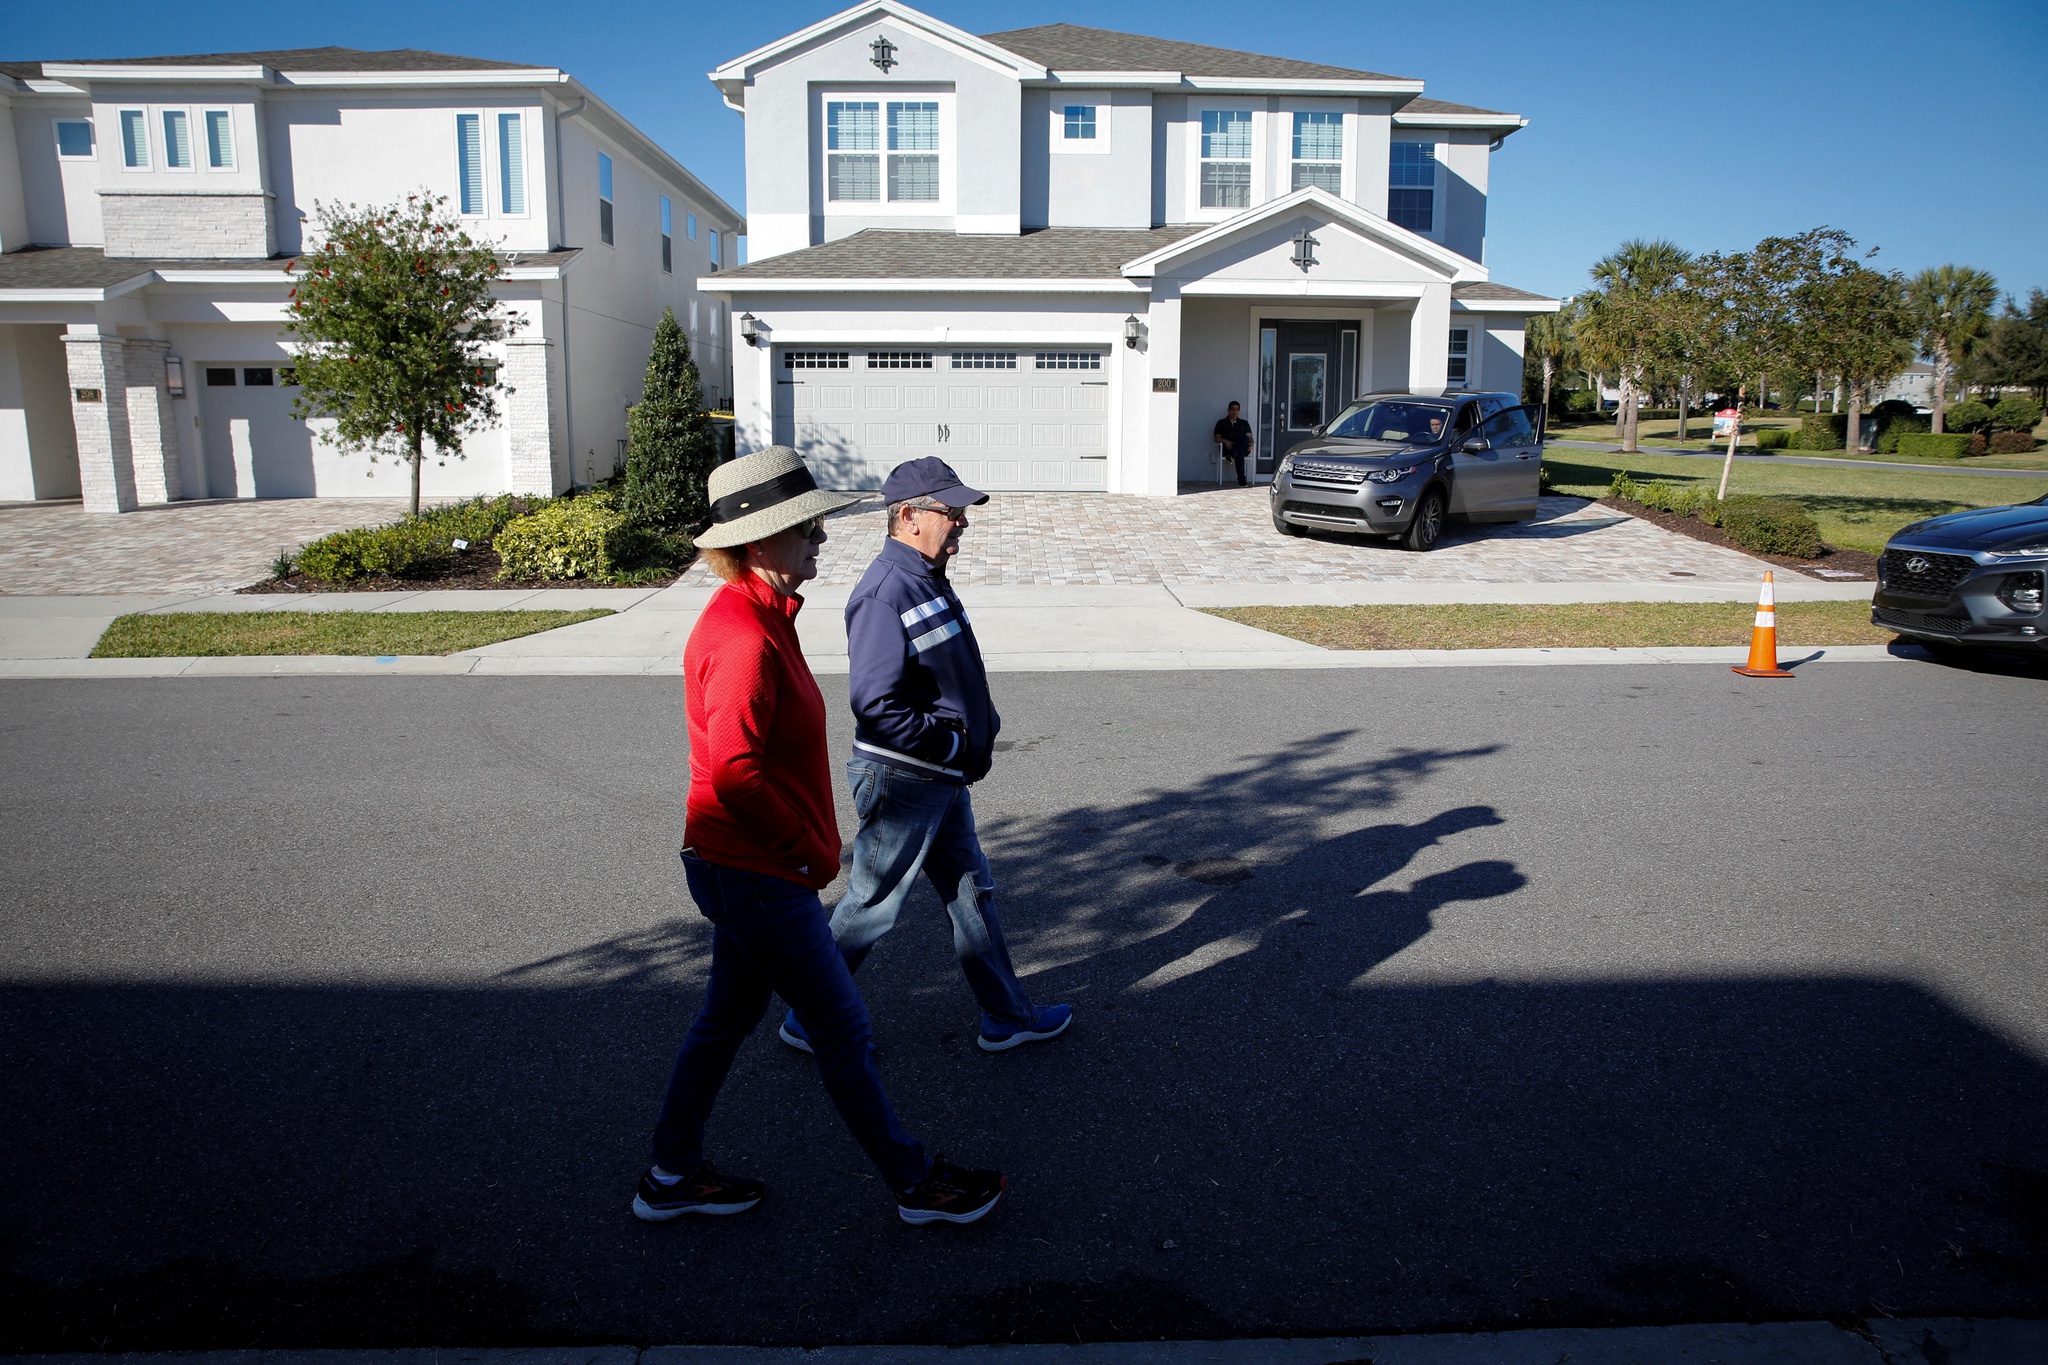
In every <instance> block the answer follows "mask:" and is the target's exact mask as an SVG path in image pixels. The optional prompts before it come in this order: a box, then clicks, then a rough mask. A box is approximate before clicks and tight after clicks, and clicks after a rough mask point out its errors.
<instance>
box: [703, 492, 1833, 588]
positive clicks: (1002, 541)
mask: <svg viewBox="0 0 2048 1365" xmlns="http://www.w3.org/2000/svg"><path fill="white" fill-rule="evenodd" d="M971 520H972V525H971V526H970V527H969V529H968V531H967V533H966V537H965V541H964V545H963V548H962V550H961V554H960V559H959V561H958V563H957V565H956V567H955V568H954V569H953V571H952V576H953V579H954V581H955V582H960V583H1168V584H1209V583H1584V582H1599V583H1644V582H1658V583H1670V582H1674V581H1678V580H1680V579H1684V578H1698V579H1702V580H1705V581H1709V582H1732V581H1749V580H1753V579H1755V578H1758V577H1759V576H1761V574H1762V572H1763V570H1764V569H1766V568H1769V567H1770V566H1769V565H1767V564H1764V563H1762V562H1760V561H1758V560H1755V559H1752V558H1750V557H1749V556H1748V555H1745V554H1739V553H1737V552H1736V551H1733V550H1724V549H1721V548H1719V547H1718V546H1714V545H1707V544H1704V543H1702V542H1700V541H1697V540H1690V539H1687V538H1686V537H1684V536H1678V535H1673V534H1672V533H1671V532H1669V531H1665V530H1661V529H1660V528H1658V527H1656V526H1653V525H1651V524H1650V523H1649V522H1646V521H1640V520H1638V519H1636V518H1634V517H1630V516H1626V515H1624V514H1622V513H1619V512H1615V511H1613V510H1611V509H1609V508H1605V507H1600V506H1598V505H1595V504H1591V503H1587V502H1584V501H1582V500H1580V499H1578V498H1544V499H1543V500H1542V504H1541V508H1540V510H1539V512H1538V514H1537V519H1536V520H1534V521H1528V522H1517V523H1512V524H1508V525H1494V526H1462V525H1458V526H1453V527H1451V528H1450V529H1449V531H1448V533H1447V534H1446V535H1445V537H1444V539H1443V541H1442V542H1440V543H1439V544H1438V546H1437V548H1436V549H1434V550H1432V551H1430V552H1429V553H1428V554H1411V553H1409V552H1408V551H1406V550H1403V549H1401V548H1400V547H1399V546H1396V545H1394V544H1393V543H1391V542H1389V541H1385V540H1379V539H1369V538H1367V537H1363V536H1333V535H1317V536H1314V537H1303V538H1296V537H1283V536H1281V535H1280V534H1279V533H1278V532H1277V531H1275V530H1274V529H1273V522H1272V517H1271V514H1270V513H1269V512H1268V511H1267V501H1266V490H1265V489H1263V488H1243V489H1239V488H1230V489H1224V490H1221V491H1208V490H1205V491H1203V492H1200V493H1192V494H1187V495H1184V496H1182V497H1178V498H1172V499H1167V498H1134V497H1121V496H1116V495H1110V494H1102V493H998V494H996V495H995V496H994V497H992V498H990V499H989V502H988V504H987V505H986V506H983V507H977V508H975V509H974V511H973V513H972V518H971ZM827 530H828V533H829V534H830V537H831V539H830V540H828V541H827V542H826V545H825V549H824V551H823V553H822V554H821V555H820V557H819V566H818V579H819V581H820V582H823V583H854V582H858V581H859V579H860V576H861V574H862V572H863V571H864V570H866V568H867V566H868V562H869V561H870V560H872V559H873V558H874V555H875V550H876V548H877V547H878V546H879V545H880V544H881V540H882V513H881V511H880V508H879V506H876V508H875V510H873V511H857V512H849V513H842V514H841V515H839V516H837V517H834V518H833V519H832V520H831V522H830V523H829V524H828V527H827ZM696 572H697V573H700V574H701V573H702V572H703V570H702V569H701V568H699V569H698V570H696ZM1778 572H1779V573H1780V574H1783V575H1788V576H1795V577H1796V576H1797V575H1794V574H1793V572H1792V571H1791V570H1789V569H1779V570H1778Z"/></svg>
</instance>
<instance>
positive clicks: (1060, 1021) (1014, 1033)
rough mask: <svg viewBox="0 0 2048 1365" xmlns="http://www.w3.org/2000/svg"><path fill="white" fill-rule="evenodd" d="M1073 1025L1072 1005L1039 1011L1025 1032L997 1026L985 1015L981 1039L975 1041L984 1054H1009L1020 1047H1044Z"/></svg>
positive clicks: (982, 1021)
mask: <svg viewBox="0 0 2048 1365" xmlns="http://www.w3.org/2000/svg"><path fill="white" fill-rule="evenodd" d="M1073 1022H1074V1007H1073V1006H1072V1005H1046V1006H1044V1007H1043V1008H1040V1009H1037V1010H1035V1011H1034V1012H1033V1018H1032V1020H1031V1023H1030V1024H1029V1025H1028V1026H1027V1027H1024V1028H1012V1027H1010V1026H1009V1025H1007V1024H998V1023H996V1022H995V1021H994V1020H992V1019H990V1018H989V1017H988V1016H987V1015H985V1014H984V1015H983V1016H981V1037H980V1038H978V1039H976V1041H977V1042H979V1043H980V1044H981V1050H982V1051H983V1052H1007V1051H1008V1050H1009V1049H1011V1048H1013V1047H1015V1046H1017V1044H1019V1043H1042V1042H1044V1041H1045V1040H1046V1039H1048V1038H1057V1037H1059V1036H1060V1035H1061V1034H1062V1033H1065V1032H1066V1031H1067V1025H1069V1024H1071V1023H1073Z"/></svg>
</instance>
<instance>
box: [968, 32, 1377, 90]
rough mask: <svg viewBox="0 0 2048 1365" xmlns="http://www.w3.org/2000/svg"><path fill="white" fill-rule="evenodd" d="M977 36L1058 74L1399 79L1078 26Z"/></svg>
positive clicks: (1339, 67)
mask: <svg viewBox="0 0 2048 1365" xmlns="http://www.w3.org/2000/svg"><path fill="white" fill-rule="evenodd" d="M981 36H982V37H984V38H986V39H987V40H988V41H989V42H992V43H994V44H996V45H997V46H998V47H1003V48H1007V49H1009V50H1010V51H1011V52H1014V53H1016V54H1017V55H1018V56H1019V57H1023V58H1026V59H1028V60H1030V61H1034V62H1037V63H1038V64H1039V65H1040V66H1046V67H1051V68H1053V69H1055V70H1059V71H1178V72H1180V73H1181V74H1182V75H1184V76H1240V77H1246V78H1249V79H1253V80H1259V79H1265V78H1272V79H1275V80H1320V81H1343V80H1353V81H1355V80H1374V81H1389V80H1402V79H1405V78H1404V77H1400V76H1388V75H1384V74H1382V73H1380V72H1377V71H1353V70H1351V69H1350V68H1348V67H1342V66H1324V65H1323V64H1322V63H1320V62H1302V61H1296V60H1295V59H1294V58H1292V57H1265V56H1261V55H1259V54H1258V53H1256V52H1239V51H1238V50H1236V49H1235V48H1228V47H1209V46H1207V45H1205V44H1202V43H1181V42H1175V41H1173V40H1172V39H1170V38H1150V37H1147V36H1145V35H1144V34H1142V33H1118V32H1116V31H1115V30H1113V29H1106V28H1083V27H1082V26H1081V25H1079V24H1041V25H1040V26H1038V27H1037V28H1016V29H1010V30H1009V31H1007V32H1004V33H984V34H982V35H981Z"/></svg>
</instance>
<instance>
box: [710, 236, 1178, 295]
mask: <svg viewBox="0 0 2048 1365" xmlns="http://www.w3.org/2000/svg"><path fill="white" fill-rule="evenodd" d="M1200 231H1202V227H1201V226H1200V225H1198V224H1191V223H1189V224H1178V225H1175V226H1173V227H1157V228H1039V229H1037V230H1035V231H1031V232H1026V233H1024V234H1023V235H1021V236H1017V237H997V236H987V237H982V236H960V235H957V234H955V233H951V232H899V231H893V230H883V229H878V228H868V229H866V230H864V231H861V232H856V233H854V234H853V235H852V236H851V237H841V238H840V239H838V240H837V241H833V242H826V243H824V244H822V245H820V246H812V247H805V248H803V249H802V250H800V251H791V252H787V253H785V254H783V255H781V256H771V257H769V258H768V259H767V260H765V261H756V262H754V263H752V264H751V265H743V266H740V267H739V268H738V269H736V270H727V271H724V272H722V273H721V274H720V276H719V280H720V281H721V282H723V281H726V280H876V279H898V278H900V279H927V280H929V279H941V280H949V279H950V280H1048V279H1112V278H1115V277H1116V276H1118V275H1120V274H1122V273H1123V268H1124V262H1126V261H1134V260H1136V259H1137V258H1138V257H1140V256H1143V255H1145V254H1146V253H1147V252H1151V251H1157V250H1158V249H1159V248H1160V247H1163V246H1166V245H1168V244H1170V243H1173V242H1177V241H1179V240H1180V239H1181V238H1183V237H1189V236H1192V235H1193V234H1195V233H1197V232H1200Z"/></svg>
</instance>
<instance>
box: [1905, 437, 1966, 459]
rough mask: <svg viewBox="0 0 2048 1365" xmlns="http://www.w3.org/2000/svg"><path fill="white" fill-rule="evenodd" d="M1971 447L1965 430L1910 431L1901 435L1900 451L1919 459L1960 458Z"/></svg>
mask: <svg viewBox="0 0 2048 1365" xmlns="http://www.w3.org/2000/svg"><path fill="white" fill-rule="evenodd" d="M1969 449H1970V433H1968V432H1965V431H1941V432H1935V431H1908V432H1905V433H1903V434H1901V435H1900V437H1899V444H1898V453H1899V454H1901V455H1911V456H1915V457H1917V458H1919V459H1937V460H1960V459H1961V458H1962V457H1963V456H1964V455H1965V454H1967V453H1968V452H1969Z"/></svg>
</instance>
